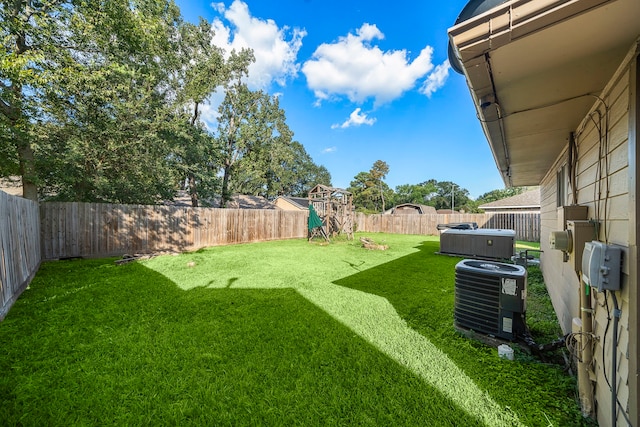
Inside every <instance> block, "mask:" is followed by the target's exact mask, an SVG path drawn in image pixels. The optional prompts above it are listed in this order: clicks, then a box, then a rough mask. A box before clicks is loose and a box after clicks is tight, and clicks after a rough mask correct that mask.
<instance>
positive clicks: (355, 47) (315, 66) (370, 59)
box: [302, 24, 434, 105]
mask: <svg viewBox="0 0 640 427" xmlns="http://www.w3.org/2000/svg"><path fill="white" fill-rule="evenodd" d="M383 38H384V34H383V33H382V32H381V31H380V30H379V29H378V27H377V26H376V25H372V24H364V25H362V27H360V29H358V31H357V32H356V34H355V35H354V34H351V33H350V34H348V35H347V36H344V37H340V38H339V39H338V41H336V42H334V43H323V44H321V45H320V46H318V48H317V49H316V51H315V52H314V53H313V56H312V58H311V59H310V60H308V61H306V62H305V63H304V65H303V66H302V72H303V73H304V75H305V76H306V78H307V84H308V86H309V88H310V89H311V90H313V91H314V94H315V96H316V98H317V103H318V102H321V101H322V100H327V99H331V98H332V97H334V98H336V97H337V98H340V97H347V98H348V99H349V100H350V101H352V102H358V103H360V102H363V101H365V100H366V99H368V98H374V99H375V103H376V104H378V105H380V104H384V103H386V102H390V101H392V100H394V99H396V98H399V97H400V96H402V94H403V93H404V92H406V91H408V90H411V89H412V88H414V86H415V85H416V82H417V81H418V80H420V79H422V78H424V76H426V75H427V73H429V72H430V71H431V70H432V69H433V67H434V66H433V63H432V62H431V57H432V54H433V48H431V47H430V46H426V47H425V48H424V49H422V51H421V52H420V54H419V55H418V56H417V57H416V58H415V59H414V60H413V61H410V60H409V58H408V57H407V51H406V50H404V49H403V50H392V51H382V50H381V49H380V48H379V47H378V46H376V45H374V44H373V43H372V42H373V41H375V40H376V39H380V40H381V39H383Z"/></svg>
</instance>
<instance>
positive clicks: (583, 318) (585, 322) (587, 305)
mask: <svg viewBox="0 0 640 427" xmlns="http://www.w3.org/2000/svg"><path fill="white" fill-rule="evenodd" d="M578 277H579V279H580V325H579V326H580V335H579V336H580V353H579V356H578V393H579V396H580V407H581V409H582V415H583V416H585V417H593V384H592V383H591V375H590V372H591V361H592V359H593V351H592V348H591V343H592V340H593V321H592V319H591V314H592V313H593V310H592V308H591V295H590V294H589V289H590V288H589V286H587V284H586V283H585V282H584V280H582V274H578Z"/></svg>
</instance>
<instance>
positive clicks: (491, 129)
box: [449, 0, 616, 186]
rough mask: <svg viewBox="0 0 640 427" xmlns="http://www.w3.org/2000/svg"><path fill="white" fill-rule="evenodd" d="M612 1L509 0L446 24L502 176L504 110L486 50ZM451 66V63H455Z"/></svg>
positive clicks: (506, 175) (507, 178) (505, 167)
mask: <svg viewBox="0 0 640 427" xmlns="http://www.w3.org/2000/svg"><path fill="white" fill-rule="evenodd" d="M614 1H616V0H569V1H567V0H536V1H532V0H512V1H509V2H506V3H504V4H501V5H499V6H496V7H495V8H493V9H491V10H489V11H487V12H485V13H482V14H479V15H477V16H475V17H473V18H471V19H468V20H466V21H463V22H462V23H460V24H458V25H455V26H454V27H452V28H450V29H449V43H450V46H453V50H454V51H455V59H451V60H452V61H456V60H457V61H459V64H457V65H459V66H460V68H461V69H462V70H463V71H464V75H465V78H466V80H467V85H468V86H469V90H470V92H471V96H472V99H473V102H474V105H475V108H476V113H477V115H478V119H479V120H480V123H481V125H482V129H483V131H484V133H485V136H486V137H487V140H488V141H489V146H490V148H491V152H492V154H493V157H494V160H495V162H496V165H497V166H498V169H499V171H500V174H501V175H502V179H503V181H504V182H505V184H507V185H508V186H511V185H512V181H511V172H512V171H511V164H510V163H511V162H510V158H509V150H508V145H507V138H506V135H505V129H504V120H503V119H504V111H503V110H502V108H501V106H500V102H499V99H498V95H497V90H496V88H495V84H494V79H493V72H492V69H491V52H492V51H495V50H496V49H499V48H500V47H502V46H506V45H508V44H509V43H511V42H513V41H515V40H518V39H520V38H524V37H526V36H528V35H530V34H533V33H535V32H538V31H542V30H544V29H545V28H547V27H550V26H552V25H555V24H558V23H561V22H563V21H565V20H568V19H571V18H572V17H574V16H576V15H579V14H582V13H585V12H587V11H589V10H591V9H593V8H596V7H599V6H602V5H604V4H607V3H612V2H614ZM454 68H456V67H454Z"/></svg>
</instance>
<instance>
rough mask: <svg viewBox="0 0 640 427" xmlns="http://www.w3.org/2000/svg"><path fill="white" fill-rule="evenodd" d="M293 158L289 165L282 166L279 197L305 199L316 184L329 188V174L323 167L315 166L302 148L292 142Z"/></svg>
mask: <svg viewBox="0 0 640 427" xmlns="http://www.w3.org/2000/svg"><path fill="white" fill-rule="evenodd" d="M291 151H292V154H293V158H292V160H291V162H290V163H287V164H283V165H282V166H283V167H282V174H283V175H282V176H283V177H286V178H283V179H282V181H283V182H282V184H283V185H282V189H281V195H287V196H292V197H307V195H308V194H309V191H310V190H311V189H312V188H313V187H315V186H316V185H317V184H323V185H326V186H329V187H330V186H331V185H332V184H331V174H330V173H329V171H328V170H327V168H325V167H324V166H319V165H316V164H315V163H314V162H313V160H312V159H311V156H309V154H308V153H307V152H306V150H305V149H304V146H303V145H302V144H300V143H299V142H296V141H294V142H293V143H292V144H291Z"/></svg>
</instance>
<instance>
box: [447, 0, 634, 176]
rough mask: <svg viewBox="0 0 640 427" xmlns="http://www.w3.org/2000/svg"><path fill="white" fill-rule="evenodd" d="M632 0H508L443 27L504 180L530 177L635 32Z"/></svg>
mask: <svg viewBox="0 0 640 427" xmlns="http://www.w3.org/2000/svg"><path fill="white" fill-rule="evenodd" d="M638 16H640V1H638V0H575V1H553V0H535V1H523V0H521V1H512V2H508V3H506V4H504V5H502V6H499V7H497V8H494V9H493V10H491V11H489V12H487V13H485V14H483V15H480V16H478V17H476V18H473V19H471V20H469V21H465V22H463V23H462V24H460V25H458V26H456V27H454V28H452V29H451V30H450V37H451V40H452V43H453V45H454V46H455V47H456V48H457V50H458V53H459V55H460V59H461V62H462V65H463V68H464V71H465V75H466V78H467V83H468V85H469V88H470V90H471V94H472V97H473V100H474V103H475V105H476V110H477V112H478V117H479V118H480V121H481V124H482V127H483V129H484V132H485V134H486V136H487V139H488V141H489V144H490V146H491V149H492V152H493V155H494V158H495V161H496V164H497V166H498V168H499V170H500V171H501V173H502V174H503V179H504V180H505V183H506V184H508V185H515V186H521V185H537V184H539V183H540V181H541V180H542V178H543V177H544V176H545V175H546V173H547V171H548V169H549V168H550V166H551V165H552V164H553V163H554V162H555V160H556V159H557V157H558V155H559V154H560V152H561V151H562V150H563V148H564V147H565V146H566V143H567V140H568V137H569V133H570V132H572V131H575V130H576V128H577V127H578V125H579V124H580V122H581V121H582V119H583V118H584V117H585V115H586V114H587V113H588V111H589V109H590V108H591V107H592V106H593V105H594V103H595V102H596V101H597V98H596V96H597V95H599V94H600V93H601V92H602V90H603V88H604V87H605V85H606V84H607V83H608V81H609V80H610V79H611V77H612V76H613V75H614V73H615V71H616V69H617V68H618V66H619V65H620V63H621V62H622V60H623V59H624V57H625V55H626V54H627V52H628V50H629V48H630V47H631V46H632V44H633V43H634V41H635V40H636V39H637V38H638V36H640V19H638Z"/></svg>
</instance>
